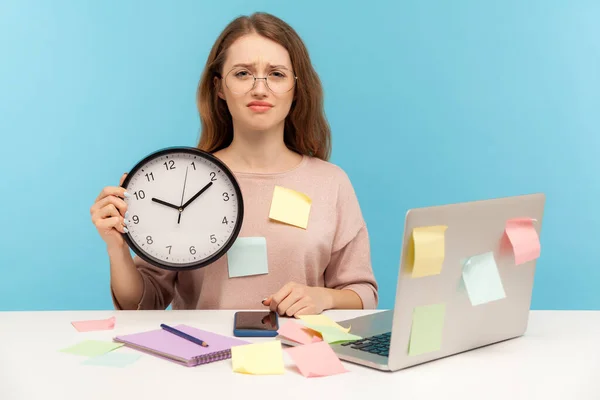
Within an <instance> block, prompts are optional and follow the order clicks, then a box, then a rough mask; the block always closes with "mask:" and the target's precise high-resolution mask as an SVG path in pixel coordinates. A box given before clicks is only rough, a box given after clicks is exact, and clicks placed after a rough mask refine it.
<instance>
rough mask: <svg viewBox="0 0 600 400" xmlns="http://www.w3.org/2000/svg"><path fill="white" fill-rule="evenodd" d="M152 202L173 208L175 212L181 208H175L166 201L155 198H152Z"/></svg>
mask: <svg viewBox="0 0 600 400" xmlns="http://www.w3.org/2000/svg"><path fill="white" fill-rule="evenodd" d="M152 201H154V202H155V203H158V204H162V205H163V206H167V207H171V208H174V209H176V210H179V209H180V208H181V207H177V206H176V205H175V204H171V203H167V202H166V201H162V200H160V199H157V198H155V197H153V198H152Z"/></svg>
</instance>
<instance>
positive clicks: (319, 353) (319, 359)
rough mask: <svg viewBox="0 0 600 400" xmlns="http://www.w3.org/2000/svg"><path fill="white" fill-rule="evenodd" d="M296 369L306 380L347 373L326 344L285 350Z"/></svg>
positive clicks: (320, 343)
mask: <svg viewBox="0 0 600 400" xmlns="http://www.w3.org/2000/svg"><path fill="white" fill-rule="evenodd" d="M285 351H287V353H288V354H289V355H290V357H291V358H292V360H293V361H294V363H295V364H296V367H298V370H299V371H300V373H301V374H302V375H304V376H305V377H307V378H313V377H321V376H329V375H336V374H342V373H344V372H348V370H347V369H346V368H344V366H343V365H342V362H341V361H340V359H339V358H338V356H337V355H336V354H335V353H334V352H333V350H332V348H331V346H329V343H327V342H323V341H321V342H318V343H311V344H305V345H303V346H297V347H290V348H289V349H286V350H285Z"/></svg>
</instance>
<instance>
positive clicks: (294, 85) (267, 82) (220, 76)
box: [217, 67, 298, 94]
mask: <svg viewBox="0 0 600 400" xmlns="http://www.w3.org/2000/svg"><path fill="white" fill-rule="evenodd" d="M235 68H236V67H233V68H231V69H230V70H229V72H227V75H225V77H223V75H222V74H221V73H219V72H217V75H218V76H219V78H220V79H221V80H223V81H224V82H225V86H227V76H229V74H230V73H231V71H233V70H234V69H235ZM285 69H287V68H285ZM248 72H250V71H248ZM250 74H252V78H254V82H252V87H251V88H250V89H248V90H247V91H246V92H244V93H239V92H233V93H235V94H246V93H249V92H251V91H252V90H254V88H255V87H256V80H257V79H264V80H265V86H266V87H267V89H269V91H271V93H274V94H283V93H287V92H289V91H290V90H292V89H293V88H294V87H296V83H297V82H298V76H296V75H295V74H294V84H293V85H292V87H291V88H289V89H288V90H286V91H285V92H275V91H274V90H273V89H271V87H270V86H269V81H268V80H267V78H268V77H269V76H268V75H267V76H265V77H263V78H257V77H256V75H254V73H252V72H250ZM227 88H229V90H231V88H230V87H229V86H227Z"/></svg>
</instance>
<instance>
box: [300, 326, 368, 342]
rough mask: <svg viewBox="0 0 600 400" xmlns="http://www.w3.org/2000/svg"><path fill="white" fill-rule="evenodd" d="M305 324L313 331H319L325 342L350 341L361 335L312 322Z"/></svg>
mask: <svg viewBox="0 0 600 400" xmlns="http://www.w3.org/2000/svg"><path fill="white" fill-rule="evenodd" d="M306 326H307V327H309V328H310V329H312V330H314V331H317V332H319V334H320V335H321V337H322V338H323V340H324V341H325V342H327V343H338V342H352V341H354V340H360V339H362V337H360V336H357V335H353V334H352V333H348V332H345V331H343V330H341V329H338V328H336V327H334V326H322V325H312V324H306Z"/></svg>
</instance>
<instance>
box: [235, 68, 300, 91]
mask: <svg viewBox="0 0 600 400" xmlns="http://www.w3.org/2000/svg"><path fill="white" fill-rule="evenodd" d="M259 79H264V80H265V85H266V86H267V88H268V89H269V90H270V91H271V92H273V93H277V94H282V93H287V92H289V91H290V90H292V89H293V88H294V86H295V85H296V80H297V79H298V78H297V77H296V76H295V75H294V74H292V73H291V71H289V70H288V69H285V68H281V69H278V70H275V71H272V72H270V73H269V74H268V75H267V76H266V77H264V78H257V77H256V76H255V75H254V74H253V73H252V72H250V71H249V70H247V69H245V68H234V69H232V70H231V71H229V72H228V73H227V75H226V76H225V85H226V86H227V88H228V89H229V90H231V91H232V92H233V93H235V94H245V93H248V92H249V91H251V90H252V89H254V87H255V86H256V81H257V80H259Z"/></svg>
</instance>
